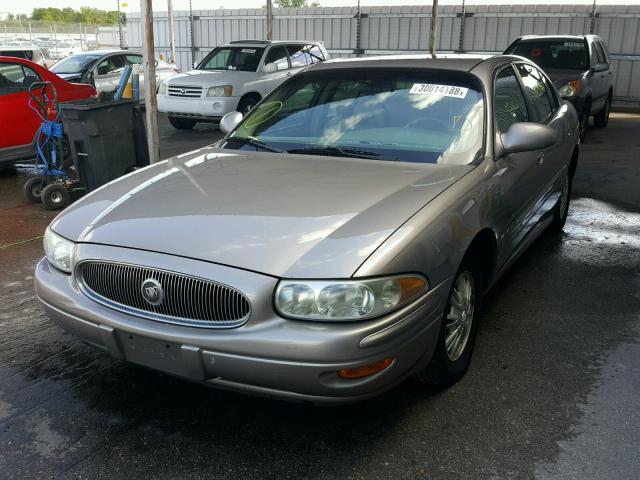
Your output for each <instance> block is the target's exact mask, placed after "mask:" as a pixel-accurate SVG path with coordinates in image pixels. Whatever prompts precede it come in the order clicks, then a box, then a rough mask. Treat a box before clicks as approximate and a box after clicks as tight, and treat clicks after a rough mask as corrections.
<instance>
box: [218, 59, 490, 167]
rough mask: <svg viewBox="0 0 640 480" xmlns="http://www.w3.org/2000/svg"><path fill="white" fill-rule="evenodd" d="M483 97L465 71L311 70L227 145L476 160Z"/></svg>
mask: <svg viewBox="0 0 640 480" xmlns="http://www.w3.org/2000/svg"><path fill="white" fill-rule="evenodd" d="M483 134H484V101H483V95H482V88H481V86H480V83H479V80H478V79H477V78H476V77H474V76H473V75H471V74H468V73H466V72H450V71H449V72H445V71H441V70H416V69H413V70H409V69H380V68H358V69H339V70H334V71H331V72H327V71H315V72H306V73H302V74H299V75H297V76H295V77H293V78H292V79H291V80H289V81H288V82H286V83H284V84H283V85H281V86H280V87H278V88H276V89H275V90H274V91H273V92H272V93H271V94H270V95H269V96H268V97H266V98H265V99H264V101H263V102H261V103H260V104H259V105H258V106H257V107H256V108H255V109H253V110H252V111H251V112H250V113H249V115H247V117H245V119H244V120H243V121H242V123H241V124H240V126H239V127H238V128H237V129H236V130H235V131H234V132H233V134H232V135H231V136H230V137H229V138H228V139H227V140H226V142H225V144H224V146H223V147H224V148H232V149H242V150H262V151H281V152H287V153H294V154H308V155H328V156H341V157H358V158H366V159H372V160H393V161H401V162H415V163H450V164H469V163H471V162H473V161H474V160H475V159H476V158H477V156H478V154H479V153H480V152H482V147H483Z"/></svg>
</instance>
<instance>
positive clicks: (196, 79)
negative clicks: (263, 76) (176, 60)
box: [168, 70, 258, 87]
mask: <svg viewBox="0 0 640 480" xmlns="http://www.w3.org/2000/svg"><path fill="white" fill-rule="evenodd" d="M257 75H258V74H257V73H256V72H241V71H238V70H190V71H188V72H185V73H179V74H177V75H174V76H173V77H171V78H170V79H169V81H168V82H169V84H170V85H189V86H199V87H212V86H215V85H224V84H225V83H228V84H234V83H236V82H239V83H245V82H247V81H251V80H255V78H256V76H257Z"/></svg>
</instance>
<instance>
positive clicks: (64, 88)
mask: <svg viewBox="0 0 640 480" xmlns="http://www.w3.org/2000/svg"><path fill="white" fill-rule="evenodd" d="M39 81H43V82H44V81H49V82H52V83H53V85H54V86H55V88H56V91H57V93H58V99H59V101H60V102H68V101H70V100H80V99H85V98H92V97H95V96H96V90H95V88H93V87H92V86H91V85H81V84H76V83H69V82H67V81H66V80H63V79H62V78H60V77H59V76H57V75H56V74H54V73H51V72H50V71H49V70H47V69H46V68H44V67H43V66H41V65H38V64H36V63H34V62H31V61H29V60H25V59H22V58H15V57H1V56H0V125H2V132H1V133H0V164H2V163H8V162H13V161H15V160H21V159H25V158H33V157H35V154H36V151H35V135H36V132H37V130H38V128H39V127H40V119H39V118H38V116H37V115H36V113H35V112H34V111H33V110H32V109H31V108H29V105H28V101H29V86H30V85H31V84H32V83H33V82H39Z"/></svg>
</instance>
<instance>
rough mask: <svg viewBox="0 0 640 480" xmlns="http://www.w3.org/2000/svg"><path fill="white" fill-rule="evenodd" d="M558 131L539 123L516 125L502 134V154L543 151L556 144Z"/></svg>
mask: <svg viewBox="0 0 640 480" xmlns="http://www.w3.org/2000/svg"><path fill="white" fill-rule="evenodd" d="M556 138H557V134H556V131H555V130H553V129H551V128H549V127H547V126H546V125H540V124H539V123H531V122H520V123H514V124H513V125H511V127H509V130H507V131H506V132H505V133H502V134H500V141H501V142H502V154H507V153H518V152H530V151H532V150H542V149H543V148H547V147H550V146H551V145H553V144H554V143H556Z"/></svg>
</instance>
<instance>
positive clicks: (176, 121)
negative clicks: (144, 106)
mask: <svg viewBox="0 0 640 480" xmlns="http://www.w3.org/2000/svg"><path fill="white" fill-rule="evenodd" d="M169 123H170V124H171V125H172V126H173V128H177V129H178V130H191V129H192V128H193V127H194V125H195V124H196V121H195V120H191V119H189V118H177V117H169Z"/></svg>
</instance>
